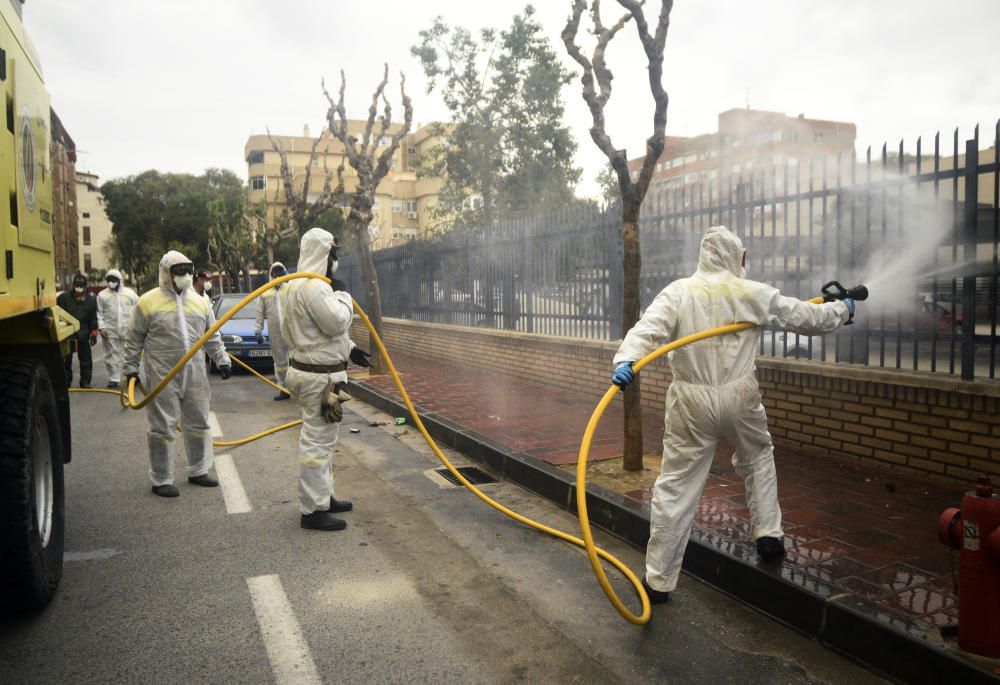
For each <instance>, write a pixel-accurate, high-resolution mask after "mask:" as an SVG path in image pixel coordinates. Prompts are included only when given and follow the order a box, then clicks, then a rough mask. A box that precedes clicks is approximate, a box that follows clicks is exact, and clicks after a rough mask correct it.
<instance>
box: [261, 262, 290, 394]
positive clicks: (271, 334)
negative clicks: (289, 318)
mask: <svg viewBox="0 0 1000 685" xmlns="http://www.w3.org/2000/svg"><path fill="white" fill-rule="evenodd" d="M287 273H288V271H287V270H286V269H285V265H284V264H282V263H281V262H275V263H274V264H272V265H271V268H270V269H268V275H269V276H270V277H271V280H274V279H275V278H281V277H282V276H284V275H286V274H287ZM283 285H284V284H279V285H276V286H274V287H273V288H271V289H270V290H268V291H267V292H265V293H264V294H263V295H261V296H260V297H258V298H257V316H256V317H255V320H254V327H253V329H254V335H256V336H257V339H258V340H259V339H260V335H261V333H263V332H264V322H265V321H266V322H267V337H268V338H269V340H270V342H271V359H273V360H274V379H275V380H276V381H277V382H278V385H280V386H281V387H285V376H286V375H287V374H288V348H287V347H286V346H285V339H284V338H283V337H281V298H279V297H278V291H279V290H280V289H281V287H282V286H283ZM274 399H275V400H279V401H280V400H287V399H291V395H289V394H288V393H287V392H285V391H283V390H280V391H278V394H277V395H275V396H274Z"/></svg>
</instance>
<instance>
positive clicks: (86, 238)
mask: <svg viewBox="0 0 1000 685" xmlns="http://www.w3.org/2000/svg"><path fill="white" fill-rule="evenodd" d="M83 244H84V245H90V226H84V227H83Z"/></svg>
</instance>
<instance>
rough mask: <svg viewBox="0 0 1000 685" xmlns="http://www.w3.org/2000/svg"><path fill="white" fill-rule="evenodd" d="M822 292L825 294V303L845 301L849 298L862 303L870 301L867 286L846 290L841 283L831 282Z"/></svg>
mask: <svg viewBox="0 0 1000 685" xmlns="http://www.w3.org/2000/svg"><path fill="white" fill-rule="evenodd" d="M820 292H821V293H823V301H824V302H833V301H834V300H845V299H847V298H850V299H852V300H858V301H859V302H860V301H862V300H867V299H868V288H867V287H866V286H863V285H856V286H854V287H853V288H845V287H844V286H842V285H841V284H840V281H830V282H829V283H827V284H826V285H824V286H823V287H822V288H820Z"/></svg>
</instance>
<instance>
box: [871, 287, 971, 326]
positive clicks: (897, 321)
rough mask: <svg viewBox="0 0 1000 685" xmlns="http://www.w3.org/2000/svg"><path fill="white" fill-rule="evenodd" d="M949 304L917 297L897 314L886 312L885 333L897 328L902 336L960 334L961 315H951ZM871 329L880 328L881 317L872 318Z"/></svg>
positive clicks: (921, 296)
mask: <svg viewBox="0 0 1000 685" xmlns="http://www.w3.org/2000/svg"><path fill="white" fill-rule="evenodd" d="M950 307H951V302H947V303H944V302H941V301H935V300H934V298H933V297H931V296H930V295H918V296H917V297H916V299H915V300H914V301H913V304H912V306H911V307H910V308H908V309H907V308H904V309H901V310H900V311H899V312H898V314H897V312H895V311H893V312H887V313H886V314H885V330H886V332H887V333H888V332H890V331H894V330H896V328H897V325H898V327H899V328H900V329H901V330H902V332H903V334H904V335H906V334H910V333H913V332H914V331H918V332H920V333H929V332H930V331H936V332H938V333H961V331H962V315H961V314H952V312H951V311H950ZM871 326H872V328H875V329H877V328H879V327H881V326H882V318H881V317H877V316H876V317H872V321H871Z"/></svg>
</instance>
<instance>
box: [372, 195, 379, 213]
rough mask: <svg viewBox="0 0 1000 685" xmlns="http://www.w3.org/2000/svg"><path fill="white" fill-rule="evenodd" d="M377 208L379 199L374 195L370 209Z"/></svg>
mask: <svg viewBox="0 0 1000 685" xmlns="http://www.w3.org/2000/svg"><path fill="white" fill-rule="evenodd" d="M378 208H379V201H378V198H377V197H376V198H374V199H373V200H372V209H373V210H377V209H378Z"/></svg>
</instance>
